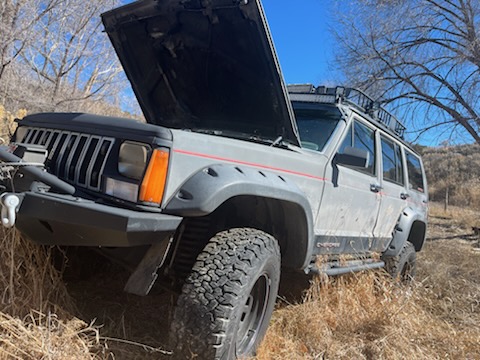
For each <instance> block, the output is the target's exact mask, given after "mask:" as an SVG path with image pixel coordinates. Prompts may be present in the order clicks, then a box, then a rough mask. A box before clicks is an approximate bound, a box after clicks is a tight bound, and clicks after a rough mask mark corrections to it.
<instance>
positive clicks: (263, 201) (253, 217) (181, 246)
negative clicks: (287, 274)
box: [170, 196, 309, 279]
mask: <svg viewBox="0 0 480 360" xmlns="http://www.w3.org/2000/svg"><path fill="white" fill-rule="evenodd" d="M308 226H309V225H308V219H307V214H305V211H304V210H303V208H302V207H301V206H300V205H298V204H295V203H292V202H288V201H284V200H277V199H271V198H263V197H256V196H236V197H233V198H231V199H229V200H228V201H226V202H225V203H223V204H222V205H221V206H219V207H218V208H217V209H216V210H215V211H214V212H213V213H211V214H209V215H206V216H202V217H190V218H184V220H183V222H182V225H181V226H180V227H179V229H180V230H179V231H177V234H176V240H175V242H176V245H175V246H174V249H175V250H174V251H173V253H172V254H171V257H172V258H171V265H170V267H171V270H173V273H172V275H174V276H175V277H178V278H180V279H182V278H185V277H186V275H187V274H188V273H189V272H190V270H191V268H192V266H193V264H194V262H195V260H196V258H197V256H198V254H200V252H201V251H202V250H203V248H204V247H205V245H206V244H207V243H208V240H209V239H210V238H211V237H213V235H215V234H217V233H219V232H220V231H223V230H227V229H233V228H242V227H249V228H255V229H258V230H262V231H264V232H266V233H269V234H270V235H272V236H273V237H275V239H277V241H278V243H279V245H280V252H281V254H282V266H285V267H288V268H293V269H299V268H301V267H302V265H303V264H304V262H305V258H306V256H307V253H308V246H309V245H308V237H309V232H308Z"/></svg>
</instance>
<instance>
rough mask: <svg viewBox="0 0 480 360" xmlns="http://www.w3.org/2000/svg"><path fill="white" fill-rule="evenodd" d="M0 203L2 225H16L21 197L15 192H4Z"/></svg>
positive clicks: (7, 226)
mask: <svg viewBox="0 0 480 360" xmlns="http://www.w3.org/2000/svg"><path fill="white" fill-rule="evenodd" d="M0 203H1V204H2V225H3V226H4V227H6V228H11V227H13V226H14V225H15V220H16V213H17V207H18V205H19V204H20V198H19V197H18V196H17V195H15V194H11V193H3V194H2V195H1V196H0Z"/></svg>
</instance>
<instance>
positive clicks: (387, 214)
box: [371, 135, 409, 252]
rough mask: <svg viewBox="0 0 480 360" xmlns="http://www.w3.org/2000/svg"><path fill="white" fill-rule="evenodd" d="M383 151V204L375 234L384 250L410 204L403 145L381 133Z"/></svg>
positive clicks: (380, 247)
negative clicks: (401, 215) (399, 219)
mask: <svg viewBox="0 0 480 360" xmlns="http://www.w3.org/2000/svg"><path fill="white" fill-rule="evenodd" d="M380 151H381V156H380V158H381V175H382V176H381V187H382V190H381V195H382V196H381V199H382V200H381V204H380V212H379V215H378V220H377V224H376V226H375V230H374V235H375V238H376V242H375V245H376V248H373V249H371V250H373V251H380V252H383V251H384V250H385V249H386V247H387V246H388V243H389V242H390V240H391V239H392V233H393V229H394V227H395V225H396V223H397V220H398V218H399V216H400V214H401V213H402V210H403V209H404V208H405V207H406V206H407V205H408V203H407V199H408V197H409V195H408V192H407V188H406V177H405V170H404V159H403V155H402V149H401V146H400V145H399V144H398V143H397V142H395V141H394V140H392V139H390V138H388V137H386V136H384V135H380Z"/></svg>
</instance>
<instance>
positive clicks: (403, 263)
mask: <svg viewBox="0 0 480 360" xmlns="http://www.w3.org/2000/svg"><path fill="white" fill-rule="evenodd" d="M382 260H383V261H385V270H386V271H387V272H388V273H389V274H390V275H391V276H392V277H393V278H394V279H398V280H400V281H402V282H409V281H410V280H412V279H413V278H414V277H415V272H416V267H417V264H416V262H417V253H416V252H415V247H414V246H413V244H412V243H411V242H408V241H407V242H406V243H405V245H404V246H403V249H402V251H401V252H400V254H398V255H397V256H390V257H383V258H382Z"/></svg>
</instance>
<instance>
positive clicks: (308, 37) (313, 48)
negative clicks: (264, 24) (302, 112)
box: [263, 0, 338, 85]
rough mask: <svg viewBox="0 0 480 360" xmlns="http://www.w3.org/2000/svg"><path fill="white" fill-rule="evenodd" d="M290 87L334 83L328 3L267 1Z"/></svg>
mask: <svg viewBox="0 0 480 360" xmlns="http://www.w3.org/2000/svg"><path fill="white" fill-rule="evenodd" d="M263 6H264V9H265V13H266V16H267V19H268V22H269V24H270V30H271V32H272V36H273V40H274V42H275V47H276V49H277V53H278V57H279V59H280V64H281V66H282V71H283V75H284V77H285V81H286V82H287V83H313V84H315V85H320V84H326V83H329V84H330V83H332V82H334V80H335V79H336V78H338V75H336V74H335V66H334V61H333V60H334V52H333V49H334V41H333V37H332V35H331V31H330V29H329V27H330V26H331V25H332V24H333V20H332V18H331V15H330V10H331V7H332V5H331V2H329V1H327V0H299V1H298V0H297V1H292V0H263Z"/></svg>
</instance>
